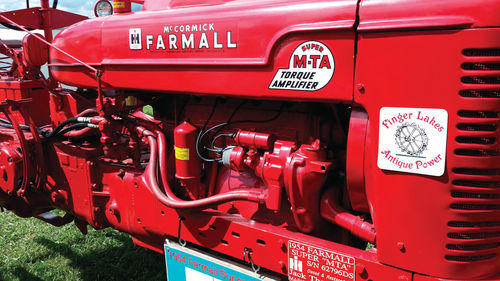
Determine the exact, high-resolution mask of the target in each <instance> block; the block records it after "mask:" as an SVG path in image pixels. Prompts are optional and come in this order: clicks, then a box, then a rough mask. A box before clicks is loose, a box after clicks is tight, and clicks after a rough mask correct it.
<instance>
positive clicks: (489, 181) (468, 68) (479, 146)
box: [445, 48, 500, 262]
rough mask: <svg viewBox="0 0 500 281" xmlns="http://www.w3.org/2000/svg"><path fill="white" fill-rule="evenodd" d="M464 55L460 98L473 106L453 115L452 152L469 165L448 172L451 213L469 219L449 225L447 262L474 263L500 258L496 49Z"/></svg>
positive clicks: (499, 59)
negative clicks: (454, 124) (450, 188)
mask: <svg viewBox="0 0 500 281" xmlns="http://www.w3.org/2000/svg"><path fill="white" fill-rule="evenodd" d="M462 54H463V55H464V60H465V61H464V62H463V63H462V64H461V68H462V71H463V73H464V74H463V76H462V77H461V78H460V82H461V83H462V86H463V89H461V90H460V91H459V93H458V95H459V96H460V97H461V98H465V99H466V102H465V105H466V104H467V102H470V103H473V104H474V105H476V106H471V108H467V106H465V107H464V108H461V109H460V110H459V111H458V112H456V115H457V119H458V123H457V124H456V130H457V136H456V138H455V143H456V145H455V147H456V148H455V149H454V150H453V152H454V154H455V157H466V158H467V161H466V163H467V165H468V167H453V168H452V174H451V182H452V190H451V193H450V196H451V198H452V202H453V203H452V204H450V209H451V210H452V211H453V212H456V213H457V214H459V215H463V216H461V217H464V218H470V219H469V220H467V221H466V220H465V219H464V221H450V222H448V227H449V232H448V235H447V238H448V244H447V245H446V249H447V250H448V253H449V254H447V255H445V259H446V260H448V261H452V262H477V261H485V260H490V259H495V258H497V257H498V256H499V255H500V157H499V155H500V154H499V139H498V138H499V128H500V112H499V110H500V48H496V49H465V50H463V52H462ZM478 101H480V102H481V103H478ZM477 104H484V105H485V108H484V109H478V108H477ZM492 109H494V110H492ZM495 109H496V110H495ZM485 163H495V164H493V166H489V167H488V165H487V164H485Z"/></svg>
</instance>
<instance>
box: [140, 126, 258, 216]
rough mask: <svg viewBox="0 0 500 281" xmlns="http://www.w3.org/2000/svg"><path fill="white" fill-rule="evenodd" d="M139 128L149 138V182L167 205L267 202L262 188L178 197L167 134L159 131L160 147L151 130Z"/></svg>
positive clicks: (193, 205)
mask: <svg viewBox="0 0 500 281" xmlns="http://www.w3.org/2000/svg"><path fill="white" fill-rule="evenodd" d="M137 129H138V132H139V133H142V134H143V135H144V136H146V137H147V138H148V141H149V146H150V159H149V163H148V166H147V168H146V171H145V174H146V176H147V179H148V181H149V183H150V184H151V190H152V191H153V194H154V195H155V196H156V198H157V199H158V200H159V201H160V202H161V203H162V204H164V205H165V206H167V207H170V208H174V209H191V208H208V207H210V206H214V205H219V204H222V203H226V202H231V201H251V202H257V203H264V202H265V197H266V195H265V192H264V191H263V190H261V189H240V190H235V191H230V192H227V193H223V194H218V195H214V196H211V197H208V198H203V199H199V200H193V201H184V200H182V199H180V198H178V197H177V196H175V194H174V193H173V192H172V190H171V189H170V186H169V184H168V181H167V175H166V173H167V167H166V145H165V144H166V142H165V139H164V138H165V136H164V135H163V133H162V132H159V131H158V132H159V134H158V139H159V142H160V143H161V146H162V147H159V145H158V142H157V138H156V137H155V135H154V134H153V133H152V132H151V131H149V130H147V129H145V128H141V127H138V128H137ZM158 132H157V133H158ZM159 151H160V152H161V154H160V159H158V152H159ZM158 163H160V178H161V181H162V184H163V188H164V189H165V193H163V192H162V190H161V187H160V185H159V183H158V180H157V171H158ZM165 194H167V195H165Z"/></svg>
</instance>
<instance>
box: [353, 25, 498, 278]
mask: <svg viewBox="0 0 500 281" xmlns="http://www.w3.org/2000/svg"><path fill="white" fill-rule="evenodd" d="M499 32H500V30H498V29H470V30H449V31H415V32H392V33H384V32H379V33H363V34H361V35H360V40H359V49H358V50H359V53H358V59H359V60H358V63H357V65H356V78H355V80H356V84H362V85H363V86H364V87H363V91H359V90H358V91H357V92H356V93H355V102H357V103H359V104H361V105H362V106H363V107H364V108H365V109H366V111H367V113H368V116H369V121H368V133H367V139H366V145H367V147H366V150H365V151H366V152H365V163H366V164H365V172H364V175H365V179H366V190H367V195H368V199H369V201H370V203H371V209H372V215H373V219H374V223H375V227H376V229H377V248H378V253H379V257H380V260H381V261H382V262H383V263H387V264H392V265H394V266H397V267H401V268H405V269H409V270H412V271H415V272H420V273H423V274H429V275H432V276H440V277H444V278H456V277H457V276H460V278H464V279H473V278H478V277H484V276H487V275H491V274H494V273H496V272H498V267H497V266H496V265H497V264H498V260H499V258H500V248H499V247H498V243H497V242H498V239H499V236H498V230H499V228H498V225H499V222H498V218H499V213H498V206H499V205H497V204H498V199H493V198H498V188H496V189H495V187H498V184H499V181H498V180H499V178H498V169H499V168H500V166H499V163H500V160H499V157H498V149H499V145H498V143H499V142H498V138H499V131H498V128H499V125H500V123H499V122H500V119H499V117H500V116H499V115H498V108H499V107H500V103H499V102H500V99H499V97H498V71H495V70H494V69H493V68H489V67H479V66H478V65H485V66H488V65H490V66H491V65H492V64H489V63H494V62H498V59H499V57H498V50H499V48H500V40H499V38H500V36H499ZM495 50H496V51H495ZM495 52H496V53H495ZM375 73H376V75H374V74H375ZM410 73H413V74H412V75H409V74H410ZM381 77H383V79H381ZM495 81H496V82H495ZM382 107H403V108H415V107H418V108H432V109H445V110H446V111H447V112H448V131H447V133H448V135H447V140H446V143H447V147H446V166H445V172H444V174H443V175H442V176H429V175H418V174H412V173H406V172H398V171H388V170H382V169H380V168H378V167H377V160H380V157H381V156H380V155H378V151H379V150H378V149H379V148H380V147H387V146H389V145H391V144H388V143H379V138H380V137H381V136H379V129H380V127H382V126H383V125H380V126H379V123H380V121H381V120H379V116H380V114H381V113H380V112H381V108H382ZM411 122H420V121H415V120H413V119H411ZM411 122H410V123H411ZM402 124H403V122H399V121H398V123H397V125H395V126H398V125H399V126H400V125H402ZM427 133H428V134H429V132H427ZM392 139H393V141H396V140H395V137H394V136H392ZM434 144H435V140H433V139H431V138H429V150H430V149H431V146H432V145H434ZM395 153H399V154H404V153H402V152H399V151H395ZM399 154H395V155H398V158H399V160H400V161H403V162H415V161H417V160H420V161H423V160H422V159H421V158H415V157H409V156H408V157H405V156H404V155H403V156H399ZM393 156H394V155H393ZM422 156H426V155H425V154H424V155H422ZM422 158H423V157H422ZM395 165H396V164H395ZM495 175H496V176H495ZM485 198H490V199H491V201H488V200H485ZM495 243H496V244H495Z"/></svg>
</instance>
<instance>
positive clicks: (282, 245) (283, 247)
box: [278, 239, 287, 253]
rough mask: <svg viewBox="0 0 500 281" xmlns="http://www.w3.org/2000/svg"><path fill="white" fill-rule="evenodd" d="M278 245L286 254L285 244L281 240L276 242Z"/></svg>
mask: <svg viewBox="0 0 500 281" xmlns="http://www.w3.org/2000/svg"><path fill="white" fill-rule="evenodd" d="M278 243H279V244H281V250H282V251H283V253H286V252H287V248H286V244H285V242H284V241H283V240H281V239H280V240H279V241H278Z"/></svg>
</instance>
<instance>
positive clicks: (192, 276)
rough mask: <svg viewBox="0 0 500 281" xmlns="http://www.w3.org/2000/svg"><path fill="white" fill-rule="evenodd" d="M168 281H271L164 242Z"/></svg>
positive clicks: (231, 264)
mask: <svg viewBox="0 0 500 281" xmlns="http://www.w3.org/2000/svg"><path fill="white" fill-rule="evenodd" d="M164 247H165V262H166V266H167V280H168V281H223V280H234V281H236V280H238V281H273V280H278V279H273V278H270V277H269V276H264V275H260V274H257V273H254V272H253V271H251V270H249V269H247V268H246V267H243V266H241V265H239V264H236V263H233V262H230V261H226V260H222V259H220V258H218V257H214V256H212V255H209V254H207V253H204V252H201V251H199V250H195V249H190V248H186V247H182V246H180V245H179V244H177V243H174V242H172V241H168V240H166V241H165V245H164Z"/></svg>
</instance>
